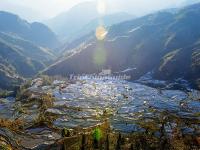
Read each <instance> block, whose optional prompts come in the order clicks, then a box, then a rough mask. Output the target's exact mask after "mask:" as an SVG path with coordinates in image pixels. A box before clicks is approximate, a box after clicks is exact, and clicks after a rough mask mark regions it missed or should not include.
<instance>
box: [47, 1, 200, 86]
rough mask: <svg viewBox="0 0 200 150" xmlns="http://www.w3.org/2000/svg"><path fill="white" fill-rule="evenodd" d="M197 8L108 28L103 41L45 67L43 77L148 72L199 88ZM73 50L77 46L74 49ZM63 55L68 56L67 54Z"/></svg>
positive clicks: (134, 76) (88, 43) (199, 13)
mask: <svg viewBox="0 0 200 150" xmlns="http://www.w3.org/2000/svg"><path fill="white" fill-rule="evenodd" d="M198 18H200V4H199V3H198V4H194V5H191V6H187V7H185V8H183V9H180V10H178V11H177V12H175V13H174V12H173V13H171V12H157V13H154V14H150V15H146V16H144V17H141V18H137V19H133V20H131V21H126V22H123V23H120V24H116V25H113V26H112V27H110V28H109V29H108V34H107V36H106V39H105V40H103V41H97V40H96V38H95V33H93V35H92V34H90V35H88V36H90V37H92V39H91V40H88V41H86V42H85V41H84V39H87V38H83V39H82V40H80V41H79V42H77V43H78V45H79V47H77V48H75V49H74V50H73V53H70V55H67V56H65V57H63V58H61V59H59V61H58V62H56V63H55V64H53V65H51V66H50V67H49V68H48V69H47V70H46V71H45V73H46V74H48V75H69V74H81V73H98V72H100V71H101V69H103V68H111V69H112V71H113V72H119V71H121V70H125V69H127V68H137V69H136V70H134V71H133V72H132V73H131V75H132V79H137V78H139V77H141V76H142V75H144V74H146V73H147V72H150V71H153V72H154V74H153V76H154V77H155V78H157V79H165V80H172V79H176V78H184V79H187V80H190V81H192V82H193V83H194V84H196V85H200V84H199V83H200V28H199V27H200V19H198ZM78 45H77V46H78ZM67 51H69V50H67Z"/></svg>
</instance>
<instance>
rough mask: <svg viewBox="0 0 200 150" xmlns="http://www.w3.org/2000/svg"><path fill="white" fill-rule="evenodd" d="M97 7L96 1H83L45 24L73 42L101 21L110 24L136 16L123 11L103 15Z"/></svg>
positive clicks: (61, 36)
mask: <svg viewBox="0 0 200 150" xmlns="http://www.w3.org/2000/svg"><path fill="white" fill-rule="evenodd" d="M96 8H97V3H96V2H83V3H80V4H78V5H76V6H74V7H72V8H71V9H70V10H69V11H67V12H64V13H62V14H60V15H58V16H56V17H54V18H52V19H50V20H47V21H45V24H47V25H48V26H49V27H50V28H51V29H52V30H53V31H54V32H55V33H56V34H57V35H58V36H59V37H60V38H61V39H63V40H64V41H67V42H72V41H73V40H75V39H78V38H80V37H82V36H85V35H87V34H88V33H90V32H91V31H93V30H95V29H96V27H97V26H98V25H99V23H100V24H103V25H105V26H110V25H113V24H116V23H120V22H123V21H126V20H129V19H132V18H134V16H132V15H130V14H127V13H123V12H122V13H114V14H106V15H105V16H101V15H99V13H98V11H97V9H96Z"/></svg>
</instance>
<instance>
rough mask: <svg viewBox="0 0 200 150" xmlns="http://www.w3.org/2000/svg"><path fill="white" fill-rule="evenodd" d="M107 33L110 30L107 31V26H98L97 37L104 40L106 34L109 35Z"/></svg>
mask: <svg viewBox="0 0 200 150" xmlns="http://www.w3.org/2000/svg"><path fill="white" fill-rule="evenodd" d="M107 33H108V32H107V31H106V29H105V27H103V26H98V27H97V28H96V38H97V39H98V40H104V39H105V37H106V35H107Z"/></svg>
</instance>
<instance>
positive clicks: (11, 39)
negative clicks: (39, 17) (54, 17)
mask: <svg viewBox="0 0 200 150" xmlns="http://www.w3.org/2000/svg"><path fill="white" fill-rule="evenodd" d="M58 44H59V42H58V40H57V38H56V36H55V34H54V33H53V32H52V31H51V30H50V29H49V28H48V27H46V26H45V25H43V24H41V23H33V24H30V23H28V22H27V21H25V20H22V19H21V18H20V17H18V16H16V15H14V14H11V13H8V12H2V11H1V12H0V89H1V88H10V87H12V86H13V85H16V84H19V83H20V82H21V81H22V80H23V78H24V77H26V78H27V77H32V76H33V75H35V74H37V73H38V72H39V71H40V70H42V69H44V68H45V67H46V66H47V65H49V64H50V63H51V62H52V61H53V59H54V58H55V56H54V54H53V50H50V49H49V48H53V47H55V46H56V45H58Z"/></svg>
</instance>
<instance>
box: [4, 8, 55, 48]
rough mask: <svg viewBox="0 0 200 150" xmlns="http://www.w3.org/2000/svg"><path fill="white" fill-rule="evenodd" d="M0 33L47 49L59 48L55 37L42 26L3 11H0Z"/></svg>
mask: <svg viewBox="0 0 200 150" xmlns="http://www.w3.org/2000/svg"><path fill="white" fill-rule="evenodd" d="M0 32H5V33H10V34H16V35H18V36H20V37H21V38H24V39H26V40H29V41H31V42H33V43H34V44H37V45H40V46H43V47H47V48H56V47H57V46H59V42H58V40H57V37H56V35H55V34H54V33H53V32H52V31H51V30H50V29H49V28H48V27H47V26H45V25H44V24H41V23H38V22H34V23H28V22H27V21H26V20H23V19H21V18H20V17H19V16H17V15H14V14H11V13H8V12H4V11H0Z"/></svg>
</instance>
